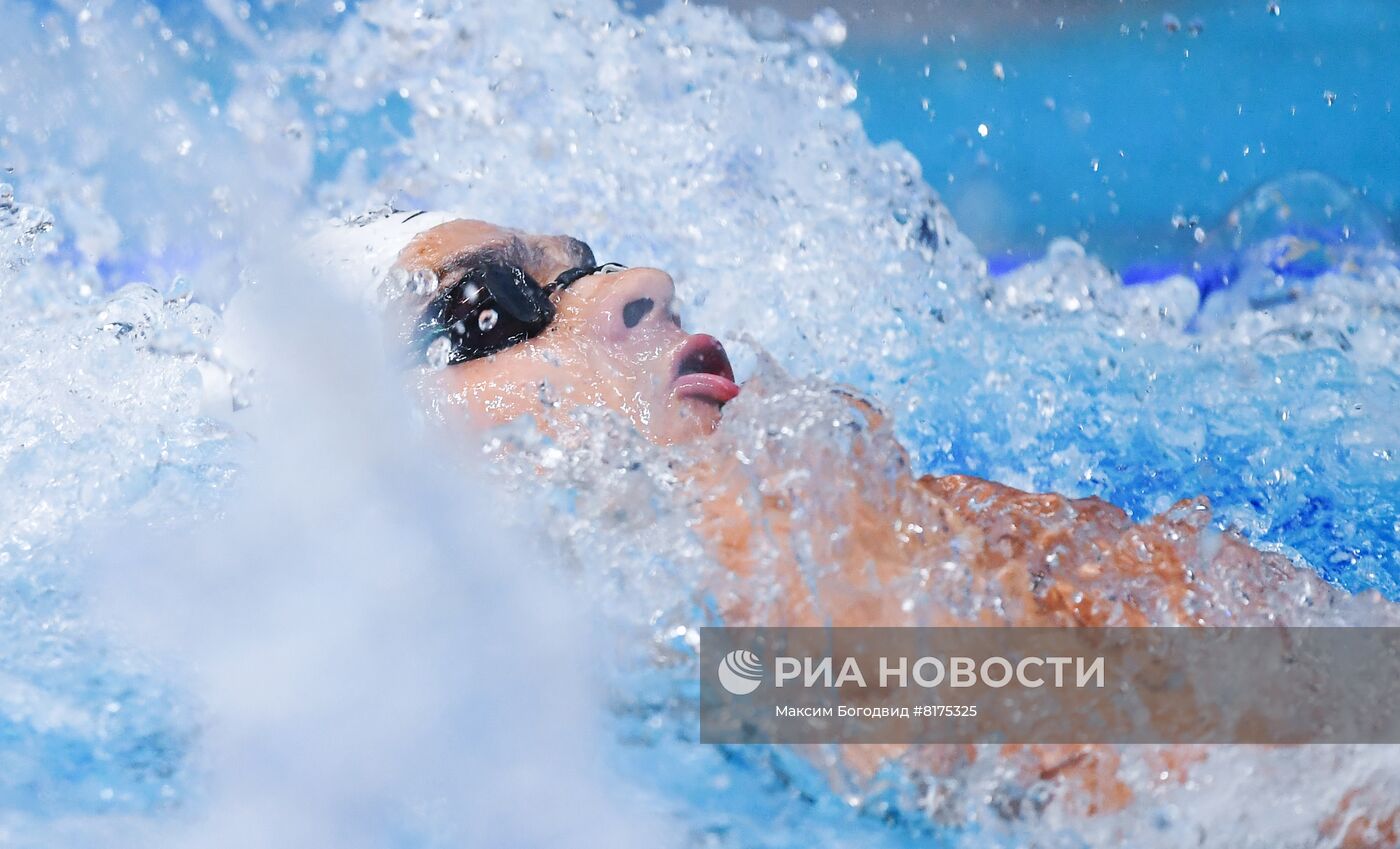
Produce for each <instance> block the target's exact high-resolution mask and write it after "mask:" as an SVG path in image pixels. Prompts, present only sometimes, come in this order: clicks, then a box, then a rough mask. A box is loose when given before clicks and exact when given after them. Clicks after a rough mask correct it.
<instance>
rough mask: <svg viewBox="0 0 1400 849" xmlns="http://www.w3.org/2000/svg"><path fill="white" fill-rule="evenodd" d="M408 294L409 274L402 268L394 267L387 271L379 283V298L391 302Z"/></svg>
mask: <svg viewBox="0 0 1400 849" xmlns="http://www.w3.org/2000/svg"><path fill="white" fill-rule="evenodd" d="M408 292H409V272H408V270H407V269H405V268H403V267H402V266H399V265H395V266H394V267H393V268H390V269H389V272H388V273H387V274H385V275H384V278H383V279H382V280H380V282H379V293H380V296H381V297H382V298H383V299H385V300H387V301H393V300H397V299H399V298H402V297H404V296H405V295H407V294H408Z"/></svg>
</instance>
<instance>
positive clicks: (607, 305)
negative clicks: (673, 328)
mask: <svg viewBox="0 0 1400 849" xmlns="http://www.w3.org/2000/svg"><path fill="white" fill-rule="evenodd" d="M601 286H602V289H603V291H604V292H605V293H606V294H604V296H603V298H602V300H601V302H600V303H599V308H600V311H601V312H604V313H606V314H607V315H608V316H609V317H610V319H611V320H610V324H611V325H612V328H611V329H612V330H613V332H615V333H621V334H627V333H631V332H634V331H636V330H639V329H643V328H646V327H650V326H652V325H654V324H657V323H664V324H668V325H669V324H671V322H672V311H673V309H674V303H673V302H674V301H675V298H676V283H675V281H674V280H672V279H671V275H669V274H667V273H666V272H664V271H662V270H660V269H659V268H629V269H627V270H626V271H623V272H620V273H617V274H612V275H608V276H607V277H605V278H603V280H602V281H601Z"/></svg>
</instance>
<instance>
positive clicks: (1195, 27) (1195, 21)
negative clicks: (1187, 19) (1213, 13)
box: [1186, 18, 1206, 37]
mask: <svg viewBox="0 0 1400 849" xmlns="http://www.w3.org/2000/svg"><path fill="white" fill-rule="evenodd" d="M1186 26H1187V30H1188V31H1189V32H1190V33H1191V35H1192V36H1193V37H1194V36H1198V35H1200V34H1201V33H1203V32H1205V31H1206V22H1205V21H1203V20H1201V19H1200V18H1192V19H1191V23H1189V24H1187V25H1186Z"/></svg>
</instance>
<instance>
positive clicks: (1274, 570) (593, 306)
mask: <svg viewBox="0 0 1400 849" xmlns="http://www.w3.org/2000/svg"><path fill="white" fill-rule="evenodd" d="M415 221H416V224H415ZM435 222H440V223H435ZM429 225H432V226H429ZM395 226H396V227H398V228H399V229H398V230H397V231H395V232H397V233H399V234H400V235H401V237H402V238H403V239H404V240H405V241H406V244H404V246H403V247H402V249H401V250H399V251H398V253H397V257H396V259H395V261H394V264H395V268H396V271H395V274H396V275H397V279H398V280H400V281H409V282H406V283H404V285H403V286H402V288H403V292H402V293H398V294H400V295H401V297H399V298H398V299H397V301H396V303H397V304H398V305H399V306H398V319H397V320H398V322H399V327H398V329H399V330H400V331H401V333H402V335H404V336H405V338H407V339H409V341H410V343H411V344H412V345H414V346H416V350H417V351H418V354H417V355H418V356H423V357H427V358H428V359H434V358H436V359H437V361H438V362H439V363H442V364H445V367H443V368H441V369H438V370H437V371H435V372H433V373H432V374H431V376H430V378H429V382H430V386H429V392H430V393H431V395H432V396H433V398H432V401H433V402H434V403H445V404H448V405H452V407H453V408H457V409H460V411H461V413H462V414H463V416H464V417H465V418H466V419H467V420H468V421H470V422H472V423H473V424H474V425H476V426H491V425H495V424H501V423H505V422H508V421H511V420H513V419H516V418H519V417H521V416H526V415H532V416H534V417H536V419H537V420H539V421H541V422H542V423H543V424H544V426H546V427H555V428H567V427H569V426H570V424H569V421H570V414H571V413H572V412H574V411H576V410H578V409H580V408H584V407H602V408H606V409H609V410H613V411H615V412H617V413H620V414H621V415H623V416H625V417H626V418H627V419H628V420H629V421H630V422H631V423H632V424H633V425H634V426H635V427H636V429H637V430H638V431H639V432H640V433H641V434H643V435H644V436H645V437H646V438H647V439H648V440H651V441H653V442H656V443H658V444H665V445H673V444H687V445H691V446H692V447H693V446H694V445H696V444H704V443H705V442H706V439H707V437H709V436H710V435H712V434H714V433H715V431H716V429H717V428H718V427H719V426H720V423H721V420H722V418H723V416H724V411H725V407H726V405H728V404H730V403H731V402H733V401H735V399H736V398H739V397H740V396H741V395H742V394H743V393H751V392H761V391H763V389H762V387H758V386H753V385H749V386H743V387H741V386H740V385H738V384H737V383H736V382H735V377H734V372H733V369H732V368H731V366H730V362H729V358H728V356H727V355H726V353H725V351H724V348H723V346H722V345H721V344H720V343H719V341H717V340H716V339H715V338H713V337H711V336H707V335H704V334H694V333H689V332H687V331H686V330H685V329H683V324H682V321H681V317H680V315H679V312H678V309H677V304H676V298H675V287H674V283H673V281H672V279H671V277H670V276H669V275H668V274H666V273H665V272H664V271H661V270H659V269H655V268H628V267H625V266H621V265H616V264H612V263H605V262H599V258H598V257H596V256H595V255H594V253H593V251H592V250H591V249H590V248H589V247H588V245H586V244H585V243H584V242H582V241H580V240H578V239H574V238H571V237H567V236H542V235H534V234H530V233H524V232H519V231H516V230H511V229H507V228H504V227H500V226H497V225H494V224H489V223H486V222H483V221H473V220H463V219H455V220H443V219H442V218H441V217H438V218H436V219H433V218H428V217H427V216H422V217H420V218H415V217H414V216H405V215H403V214H399V217H398V218H397V219H396V220H395ZM609 259H611V258H609ZM424 284H425V285H424ZM753 285H755V286H758V285H763V284H762V283H761V282H760V281H757V280H755V281H754V283H753ZM843 397H845V396H844V395H843ZM848 406H849V407H852V408H853V414H854V417H855V419H856V420H857V421H859V422H862V423H863V425H864V426H865V427H869V428H874V427H877V426H878V425H879V423H880V420H881V416H880V414H879V412H878V411H877V410H875V409H874V407H873V406H871V405H869V404H865V403H863V402H859V401H855V400H850V401H848ZM881 444H882V445H887V446H888V451H889V452H890V454H891V456H889V457H872V456H866V455H865V454H862V453H861V452H859V451H857V452H855V453H854V454H853V455H852V456H850V457H848V458H843V462H849V463H851V464H856V463H862V462H867V463H879V464H881V467H882V468H897V469H902V470H903V471H902V472H900V473H899V474H897V475H896V478H897V479H896V480H895V481H893V483H892V484H891V487H892V489H891V490H890V491H888V492H883V493H868V492H864V491H859V490H857V489H856V488H854V487H851V488H843V487H842V486H841V484H840V482H841V481H842V479H843V476H842V475H841V470H840V469H836V468H824V469H823V478H824V480H825V481H826V482H827V483H826V484H825V486H827V487H828V490H829V491H827V492H826V493H825V500H824V502H823V507H824V509H823V510H822V511H808V512H807V513H806V518H805V519H804V521H808V522H827V523H830V525H831V526H830V527H821V528H812V527H808V528H806V529H805V531H806V532H805V533H804V534H802V535H801V537H800V539H801V542H800V544H799V543H798V542H796V541H795V540H797V539H798V537H797V535H795V534H794V533H793V531H792V526H793V524H794V522H795V521H796V520H795V519H794V517H793V514H792V510H791V504H790V502H789V500H788V499H787V497H786V489H785V487H786V486H787V484H786V483H785V482H784V481H785V477H784V474H783V472H784V471H785V470H783V469H781V468H770V469H767V470H766V471H764V470H763V469H762V466H761V465H760V466H758V467H757V469H758V470H757V471H756V467H755V466H754V465H753V464H745V463H741V462H740V461H739V459H737V458H736V457H735V456H733V453H732V452H731V453H730V454H729V455H728V456H724V455H717V456H709V457H703V452H701V455H702V457H703V459H701V460H700V461H698V462H696V463H695V465H694V466H693V467H692V468H691V469H690V470H689V471H690V474H691V476H692V479H693V481H695V482H697V483H698V484H699V488H700V490H701V491H703V492H705V493H706V497H704V498H703V499H702V501H701V506H700V510H701V512H702V516H701V518H700V519H699V520H698V522H697V526H696V527H697V530H698V532H699V535H700V536H701V538H702V540H703V541H704V542H705V544H707V545H708V547H709V549H710V554H711V556H712V557H713V558H714V559H715V560H716V561H717V562H718V563H720V564H721V565H722V566H723V568H724V569H725V570H727V572H728V573H729V574H731V575H732V576H736V577H744V576H750V575H754V574H756V573H758V574H763V575H764V576H765V577H766V578H768V579H769V584H771V585H773V586H774V587H775V591H773V592H771V593H769V594H767V595H766V596H765V597H763V598H752V597H745V596H743V595H741V594H731V595H729V596H725V595H724V594H723V593H717V594H718V595H719V596H720V597H721V598H722V604H723V605H724V610H723V614H724V617H725V621H726V623H728V624H754V625H821V626H826V625H830V626H872V625H889V626H900V625H942V626H949V625H1011V626H1106V625H1126V626H1144V625H1263V624H1287V623H1288V621H1289V614H1290V611H1295V610H1297V608H1298V604H1299V603H1298V601H1297V599H1300V598H1304V599H1308V600H1309V601H1308V604H1309V605H1310V606H1311V607H1312V608H1314V609H1317V608H1319V607H1323V606H1326V605H1344V604H1347V603H1348V597H1347V596H1346V594H1344V593H1341V592H1340V591H1338V590H1336V589H1334V588H1333V587H1331V586H1329V585H1328V584H1326V583H1325V582H1323V581H1322V580H1320V579H1319V578H1318V577H1317V576H1316V575H1315V574H1314V573H1313V572H1312V571H1311V570H1309V569H1306V568H1299V567H1296V566H1295V565H1294V564H1293V563H1292V562H1290V561H1289V560H1288V559H1286V558H1285V557H1283V556H1281V555H1278V554H1272V553H1266V552H1261V551H1258V550H1256V549H1255V548H1253V547H1251V546H1250V545H1249V544H1248V543H1247V542H1246V541H1245V540H1244V539H1243V538H1241V537H1240V536H1239V535H1237V534H1235V533H1234V532H1231V531H1222V530H1219V529H1217V528H1216V527H1215V524H1214V521H1213V517H1212V513H1211V510H1210V507H1209V504H1208V502H1207V501H1206V500H1205V499H1204V498H1196V499H1188V500H1184V501H1181V502H1179V503H1177V504H1176V505H1175V506H1173V507H1171V508H1170V509H1168V510H1166V511H1165V512H1163V513H1162V514H1160V515H1158V516H1155V517H1153V518H1151V519H1148V520H1147V521H1144V522H1134V521H1132V520H1131V519H1129V517H1128V516H1127V515H1126V514H1125V513H1124V512H1123V511H1122V510H1120V509H1118V508H1116V507H1114V506H1112V505H1110V504H1108V503H1107V502H1104V501H1102V500H1099V499H1096V498H1083V499H1070V498H1066V497H1063V496H1060V495H1056V494H1037V493H1029V492H1023V491H1019V490H1016V489H1013V488H1011V487H1008V486H1004V485H1002V484H998V483H994V482H992V481H987V480H981V479H978V478H974V477H969V476H964V475H949V476H942V477H934V476H924V477H916V476H914V475H913V474H912V473H911V472H909V471H908V470H909V463H908V460H907V458H906V457H905V456H904V455H903V453H902V451H901V450H900V449H899V447H898V445H897V444H896V443H895V442H894V441H893V440H892V439H891V440H888V442H887V443H881ZM692 453H693V452H692ZM868 453H869V452H868V451H867V452H866V454H868ZM756 474H761V475H765V476H766V478H765V479H764V480H760V481H758V482H757V484H756V483H755V480H754V478H755V475H756ZM845 477H846V478H856V475H855V474H851V475H847V476H845ZM756 513H761V515H755V514H756ZM891 516H898V517H899V518H900V521H898V522H896V521H892V520H891ZM799 545H800V546H801V547H802V549H803V550H801V551H799V550H798V548H799ZM804 560H805V561H807V562H818V563H824V564H832V565H834V567H835V568H832V569H830V570H829V571H826V572H824V573H823V574H822V575H821V576H819V577H817V578H815V579H814V577H813V576H812V575H811V574H806V573H804V572H803V570H802V568H801V565H800V564H801V562H803V561H804ZM914 562H935V563H944V562H946V563H957V564H958V566H959V568H957V569H954V570H933V571H929V570H924V571H926V572H928V574H924V575H922V576H921V577H919V578H918V580H917V581H916V582H915V583H914V585H913V589H915V590H916V591H917V592H919V593H922V594H926V595H927V596H929V597H933V598H937V599H941V600H942V599H946V600H948V603H946V604H943V605H936V606H932V607H931V606H928V605H916V606H913V607H912V608H911V606H910V605H908V604H906V603H904V599H906V598H908V597H909V591H910V588H911V584H910V580H911V576H910V575H909V572H910V571H911V570H910V564H911V563H914ZM760 570H764V571H762V572H760ZM735 583H736V584H741V583H742V582H739V581H736V582H735ZM895 586H899V587H901V588H902V590H901V591H900V592H898V593H895V592H891V591H890V588H891V587H895ZM971 597H977V598H997V599H999V603H997V604H995V605H987V604H978V605H967V606H959V604H958V603H957V600H959V599H966V598H971ZM1350 601H1351V602H1357V601H1359V600H1358V599H1355V598H1351V599H1350ZM931 748H941V749H942V750H941V751H939V752H938V753H935V754H933V755H930V756H928V757H927V758H926V760H925V763H926V764H927V765H929V766H930V768H932V769H938V770H946V769H952V768H954V767H955V766H956V765H957V763H958V762H964V763H965V762H966V761H967V760H968V759H971V758H975V757H976V754H975V752H973V751H972V750H971V749H970V747H968V748H964V749H958V750H957V751H952V748H953V747H931ZM847 749H848V754H847V756H846V759H847V765H848V766H849V765H855V766H856V767H857V768H858V770H859V771H862V772H867V773H868V772H873V770H874V769H875V768H876V767H877V765H878V763H879V761H880V760H881V759H882V758H885V757H887V756H889V755H892V754H898V752H895V751H894V750H892V749H889V748H887V747H847ZM1011 749H1016V750H1017V751H1016V756H1017V757H1019V758H1020V759H1021V760H1022V761H1023V762H1026V763H1027V764H1028V765H1029V767H1028V768H1029V769H1030V770H1031V771H1033V772H1034V773H1036V774H1037V775H1038V776H1039V778H1040V779H1041V780H1051V779H1053V780H1056V781H1058V782H1059V783H1060V785H1061V786H1063V787H1067V788H1072V789H1073V790H1074V791H1075V792H1072V793H1070V795H1071V796H1075V797H1076V798H1078V799H1080V803H1079V807H1080V808H1081V809H1082V810H1083V811H1085V812H1087V813H1097V812H1111V811H1114V810H1118V809H1121V808H1122V807H1123V806H1125V805H1127V804H1128V802H1129V801H1130V800H1131V796H1132V792H1131V790H1130V789H1129V788H1128V787H1127V785H1125V784H1124V783H1123V782H1122V781H1121V780H1120V779H1119V778H1118V777H1117V766H1118V757H1119V756H1118V753H1117V750H1115V749H1113V748H1112V747H1095V746H1030V747H1008V751H1010V750H1011ZM1198 757H1199V754H1198V753H1193V752H1192V751H1191V750H1187V749H1185V748H1184V747H1183V748H1182V749H1180V750H1178V751H1175V752H1172V751H1168V752H1167V753H1166V754H1164V755H1163V758H1164V759H1165V760H1164V763H1165V764H1167V765H1171V766H1176V767H1181V766H1184V765H1186V764H1188V763H1189V762H1191V761H1192V760H1193V759H1195V758H1198ZM1175 771H1176V772H1178V773H1179V772H1180V770H1179V769H1177V770H1175ZM1339 816H1340V815H1339ZM1396 827H1397V819H1396V818H1395V817H1393V816H1392V817H1391V818H1389V819H1387V820H1382V821H1380V822H1374V821H1368V820H1365V819H1364V818H1358V817H1355V816H1353V817H1342V818H1341V819H1338V820H1337V821H1336V823H1334V825H1333V826H1331V828H1333V829H1334V834H1335V836H1336V837H1338V838H1341V844H1340V845H1354V846H1365V845H1370V844H1368V843H1367V842H1365V841H1364V840H1362V839H1361V838H1360V837H1355V838H1354V837H1353V832H1355V833H1356V834H1361V833H1362V831H1364V830H1365V829H1370V830H1371V832H1370V833H1373V834H1374V833H1378V832H1379V833H1382V834H1384V835H1390V836H1392V837H1393V836H1394V834H1395V831H1396ZM1358 829H1360V830H1358Z"/></svg>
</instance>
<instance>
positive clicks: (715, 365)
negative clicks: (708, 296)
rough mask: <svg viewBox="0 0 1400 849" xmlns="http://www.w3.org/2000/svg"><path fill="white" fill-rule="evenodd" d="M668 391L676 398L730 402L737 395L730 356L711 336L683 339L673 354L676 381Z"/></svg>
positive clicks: (719, 402) (699, 334)
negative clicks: (677, 350)
mask: <svg viewBox="0 0 1400 849" xmlns="http://www.w3.org/2000/svg"><path fill="white" fill-rule="evenodd" d="M671 392H673V393H674V394H675V395H676V397H677V398H699V399H701V400H704V401H711V402H713V403H716V404H723V403H725V402H726V401H732V400H733V399H734V396H736V395H738V394H739V384H737V383H735V382H734V369H733V367H732V366H730V365H729V355H728V354H726V353H724V346H723V345H721V344H720V343H719V340H718V339H716V338H715V337H713V336H707V335H705V334H703V333H697V334H695V335H693V336H691V337H690V338H689V339H687V340H686V342H685V344H684V345H682V346H681V349H680V352H679V353H678V354H677V355H676V379H675V380H674V381H673V382H672V383H671Z"/></svg>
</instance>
